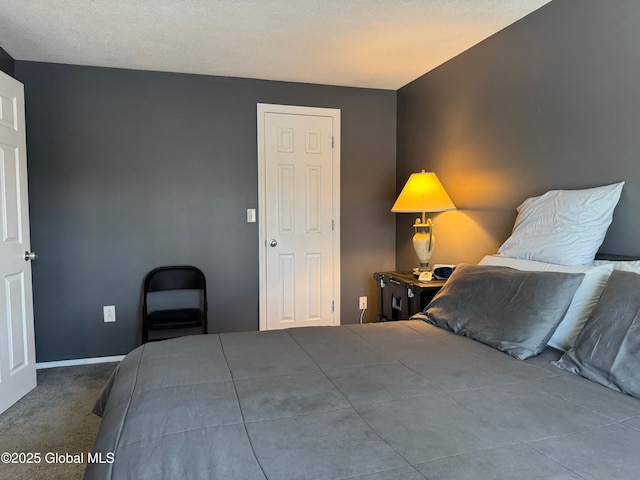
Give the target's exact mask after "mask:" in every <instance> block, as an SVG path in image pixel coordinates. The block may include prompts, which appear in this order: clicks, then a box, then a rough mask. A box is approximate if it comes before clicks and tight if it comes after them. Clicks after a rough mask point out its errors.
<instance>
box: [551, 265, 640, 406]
mask: <svg viewBox="0 0 640 480" xmlns="http://www.w3.org/2000/svg"><path fill="white" fill-rule="evenodd" d="M554 364H555V365H557V366H558V367H560V368H562V369H564V370H567V371H569V372H571V373H575V374H577V375H581V376H583V377H585V378H588V379H589V380H592V381H594V382H597V383H599V384H601V385H604V386H605V387H609V388H612V389H614V390H618V391H619V392H624V393H628V394H630V395H633V396H634V397H639V398H640V375H639V374H638V372H640V275H638V274H637V273H632V272H623V271H619V270H614V271H613V273H612V274H611V276H610V277H609V281H608V282H607V285H606V286H605V288H604V291H603V292H602V295H601V296H600V300H598V303H597V304H596V306H595V308H594V309H593V311H592V312H591V315H590V316H589V320H588V321H587V323H586V324H585V326H584V328H583V329H582V331H581V332H580V334H578V338H577V339H576V343H575V345H574V346H573V348H572V349H570V350H569V351H568V352H567V353H565V354H564V355H563V356H562V358H561V359H560V360H558V361H557V362H554Z"/></svg>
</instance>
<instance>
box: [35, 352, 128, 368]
mask: <svg viewBox="0 0 640 480" xmlns="http://www.w3.org/2000/svg"><path fill="white" fill-rule="evenodd" d="M123 358H124V355H114V356H111V357H93V358H74V359H73V360H59V361H56V362H40V363H36V369H38V370H41V369H43V368H54V367H73V366H75V365H93V364H94V363H109V362H119V361H121V360H122V359H123Z"/></svg>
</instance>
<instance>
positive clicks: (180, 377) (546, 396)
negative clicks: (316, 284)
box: [86, 320, 640, 480]
mask: <svg viewBox="0 0 640 480" xmlns="http://www.w3.org/2000/svg"><path fill="white" fill-rule="evenodd" d="M557 358H559V353H558V352H555V351H554V350H550V349H548V350H546V351H545V352H543V353H542V354H541V355H539V356H537V357H534V358H532V359H529V360H527V361H520V360H516V359H514V358H512V357H510V356H508V355H506V354H504V353H501V352H499V351H497V350H494V349H492V348H490V347H487V346H485V345H483V344H480V343H478V342H475V341H474V340H471V339H468V338H464V337H460V336H456V335H453V334H450V333H448V332H446V331H444V330H441V329H438V328H436V327H433V326H430V325H427V324H425V323H423V322H420V321H415V320H414V321H403V322H392V323H382V324H368V325H350V326H342V327H326V328H325V327H316V328H304V329H291V330H286V331H284V330H283V331H271V332H247V333H232V334H221V335H196V336H191V337H184V338H179V339H174V340H167V341H163V342H156V343H148V344H146V345H143V346H141V347H139V348H137V349H136V350H134V351H133V352H131V353H130V354H129V355H128V356H127V357H126V358H125V359H124V360H123V361H122V363H121V364H120V365H119V367H118V368H117V370H116V371H115V372H114V375H113V377H112V379H111V380H110V382H109V383H108V384H107V386H106V387H105V390H104V392H103V395H102V397H101V398H100V399H98V401H97V402H96V413H98V414H101V415H102V425H101V428H100V433H99V435H98V438H97V440H96V443H95V447H94V452H101V453H102V457H103V458H106V459H108V458H109V455H110V454H113V457H114V458H115V462H114V463H108V462H106V463H102V464H90V465H89V466H88V467H87V470H86V478H87V479H111V478H113V479H136V480H143V479H153V480H158V479H221V480H223V479H224V480H226V479H240V480H251V479H265V478H267V479H270V480H276V479H286V480H291V479H355V478H357V479H359V480H382V479H398V480H399V479H403V480H412V479H424V478H427V479H431V480H434V479H446V480H456V479H473V480H482V479H491V480H495V479H512V478H518V479H519V480H526V479H536V480H538V479H556V480H559V479H563V480H564V479H584V478H587V479H598V480H602V479H615V478H620V479H632V478H639V477H638V476H639V475H640V473H639V472H640V455H638V445H640V400H638V399H635V398H633V397H630V396H626V395H623V394H620V393H617V392H614V391H611V390H609V389H607V388H605V387H602V386H600V385H597V384H595V383H592V382H590V381H588V380H585V379H582V378H580V377H577V376H573V375H571V374H569V373H567V372H565V371H563V370H560V369H558V368H556V367H554V366H553V365H551V364H550V363H549V362H550V361H551V360H555V359H557Z"/></svg>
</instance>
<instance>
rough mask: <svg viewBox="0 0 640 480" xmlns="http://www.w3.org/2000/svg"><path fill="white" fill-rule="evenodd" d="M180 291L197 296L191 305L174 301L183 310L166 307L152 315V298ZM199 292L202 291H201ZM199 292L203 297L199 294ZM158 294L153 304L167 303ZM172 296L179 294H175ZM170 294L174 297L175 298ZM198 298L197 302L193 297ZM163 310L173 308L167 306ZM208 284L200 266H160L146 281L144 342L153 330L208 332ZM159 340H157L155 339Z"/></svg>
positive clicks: (149, 274) (144, 293)
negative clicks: (189, 329)
mask: <svg viewBox="0 0 640 480" xmlns="http://www.w3.org/2000/svg"><path fill="white" fill-rule="evenodd" d="M179 290H192V291H194V293H192V294H191V295H187V296H188V297H189V300H190V303H194V304H197V306H191V305H189V308H185V305H183V303H185V298H180V299H176V298H171V300H172V301H175V300H180V303H181V305H180V308H163V309H158V310H154V311H151V312H149V311H148V310H149V308H150V307H149V304H150V302H149V299H150V297H151V296H152V295H151V294H154V293H155V292H167V293H168V292H169V291H179ZM197 291H199V292H197ZM198 293H199V295H198ZM157 295H158V294H156V295H155V296H154V298H153V304H154V305H155V304H156V303H163V302H162V300H163V299H158V298H157ZM171 295H175V294H174V293H172V294H171ZM171 295H170V296H171ZM195 295H197V297H198V298H197V300H195V301H194V299H193V296H195ZM165 300H166V299H165ZM165 304H167V302H166V301H165V302H164V304H163V307H165V306H171V305H165ZM207 310H208V305H207V282H206V279H205V276H204V273H202V271H201V270H200V269H198V268H196V267H190V266H177V267H159V268H156V269H154V270H151V271H150V272H149V273H148V274H147V276H146V277H145V279H144V291H143V302H142V343H147V342H148V341H149V330H174V329H180V328H196V327H203V329H204V333H207ZM154 340H155V339H154Z"/></svg>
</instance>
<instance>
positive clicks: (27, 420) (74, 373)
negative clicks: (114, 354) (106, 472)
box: [0, 363, 117, 480]
mask: <svg viewBox="0 0 640 480" xmlns="http://www.w3.org/2000/svg"><path fill="white" fill-rule="evenodd" d="M116 365H117V364H116V363H101V364H95V365H82V366H75V367H58V368H49V369H44V370H38V386H37V387H36V388H35V389H34V390H32V391H31V392H30V393H29V394H27V395H26V396H25V397H24V398H22V399H21V400H20V401H19V402H18V403H16V404H15V405H13V406H12V407H11V408H9V409H8V410H7V411H6V412H4V413H3V414H2V415H0V453H2V452H24V453H39V454H40V455H41V460H40V463H39V464H31V465H16V464H5V463H0V479H2V480H4V479H11V480H18V479H20V480H22V479H25V480H38V479H64V480H73V479H81V478H82V477H83V476H84V469H85V467H86V459H87V453H88V452H90V451H91V447H92V446H93V442H94V440H95V437H96V434H97V432H98V428H99V426H100V418H99V417H97V416H95V415H94V414H93V413H91V409H92V408H93V403H94V401H95V399H96V397H97V396H98V394H99V393H100V390H101V389H102V386H103V385H104V384H105V382H106V381H107V379H108V378H109V375H110V374H111V372H113V369H114V368H115V366H116ZM48 453H52V454H55V453H58V454H62V455H64V454H67V453H68V454H71V455H80V454H83V455H84V458H83V460H84V461H83V462H82V463H79V464H74V463H66V462H64V461H58V460H57V459H56V457H51V455H48V456H47V454H48ZM58 458H60V457H58ZM63 458H64V457H63ZM77 458H78V457H76V458H75V459H77ZM47 459H48V460H49V461H51V460H53V463H47Z"/></svg>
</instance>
